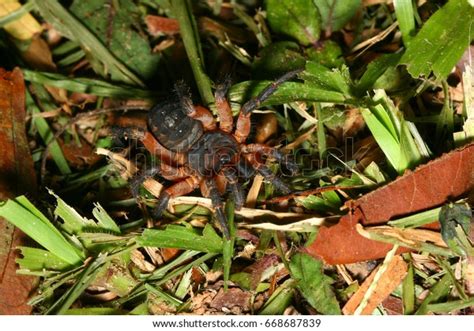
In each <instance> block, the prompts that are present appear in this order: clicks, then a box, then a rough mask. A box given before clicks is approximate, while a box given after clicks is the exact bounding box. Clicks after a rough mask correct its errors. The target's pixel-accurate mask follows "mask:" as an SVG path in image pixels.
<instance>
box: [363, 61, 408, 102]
mask: <svg viewBox="0 0 474 331" xmlns="http://www.w3.org/2000/svg"><path fill="white" fill-rule="evenodd" d="M401 56H402V53H395V54H384V55H382V56H380V57H379V58H377V59H376V60H374V61H372V62H370V63H369V65H368V66H367V69H366V70H365V72H364V74H363V75H362V77H361V78H360V80H359V82H358V83H357V85H356V87H355V90H356V91H357V93H358V94H359V95H364V94H366V93H367V91H369V90H371V89H372V87H373V86H374V85H375V83H376V82H377V80H378V79H379V78H380V77H381V76H382V75H383V74H384V73H385V72H386V71H387V69H389V68H393V67H395V66H396V65H397V64H398V62H399V61H400V58H401Z"/></svg>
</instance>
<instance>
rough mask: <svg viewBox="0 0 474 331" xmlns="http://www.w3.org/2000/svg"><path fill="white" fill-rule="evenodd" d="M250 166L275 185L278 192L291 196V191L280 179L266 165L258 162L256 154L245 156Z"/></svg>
mask: <svg viewBox="0 0 474 331" xmlns="http://www.w3.org/2000/svg"><path fill="white" fill-rule="evenodd" d="M245 157H246V158H247V160H248V161H249V162H250V164H251V165H252V166H253V167H254V168H255V170H257V172H258V173H259V174H260V175H262V176H263V178H265V179H266V180H267V181H269V182H270V183H272V184H273V186H275V187H276V188H277V189H278V190H280V191H281V192H282V193H283V194H290V193H291V189H290V187H289V186H288V184H286V183H285V182H284V181H283V180H282V179H281V178H280V177H278V176H276V175H275V174H274V173H273V172H272V171H271V170H270V168H268V167H267V166H266V165H265V164H263V163H261V162H259V161H258V160H257V157H256V154H247V155H245Z"/></svg>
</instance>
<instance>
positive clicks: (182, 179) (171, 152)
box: [140, 70, 301, 238]
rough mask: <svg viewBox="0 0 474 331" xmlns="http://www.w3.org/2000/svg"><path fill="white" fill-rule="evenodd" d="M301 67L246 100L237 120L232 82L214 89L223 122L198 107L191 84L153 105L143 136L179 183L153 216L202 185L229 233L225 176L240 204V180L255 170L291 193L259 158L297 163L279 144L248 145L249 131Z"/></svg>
mask: <svg viewBox="0 0 474 331" xmlns="http://www.w3.org/2000/svg"><path fill="white" fill-rule="evenodd" d="M299 72H301V70H295V71H291V72H288V73H286V74H285V75H283V76H281V77H280V78H278V79H277V80H275V81H274V82H273V83H271V84H270V85H268V86H267V87H266V88H265V89H263V91H262V92H260V94H259V95H258V96H257V97H255V98H252V99H251V100H249V101H247V102H246V103H244V105H243V106H242V108H241V110H240V114H239V116H238V118H237V122H236V125H235V130H234V119H233V116H232V111H231V108H230V105H229V102H228V100H227V99H226V97H225V95H226V93H227V90H228V88H229V83H228V81H227V83H225V84H222V85H220V86H218V87H217V89H216V92H215V98H216V109H217V112H218V116H219V125H217V123H216V120H215V118H214V116H213V115H212V113H211V112H210V111H209V110H208V109H206V108H204V107H201V106H194V105H193V103H192V101H191V98H190V94H189V92H188V88H187V87H186V86H185V85H184V84H183V83H179V84H176V86H175V90H176V93H177V96H178V100H177V101H176V102H169V101H168V102H163V103H161V104H158V105H156V106H154V107H153V108H152V109H151V110H150V111H149V114H148V128H149V131H146V132H144V133H143V134H142V135H141V137H140V140H141V141H142V142H143V144H144V146H145V148H146V149H147V150H148V151H149V152H150V153H152V154H154V155H157V156H158V157H159V159H160V161H161V162H160V165H159V168H158V169H155V170H152V172H151V174H155V173H159V174H160V175H161V176H162V177H163V178H165V179H167V180H170V181H173V182H174V183H173V184H172V185H171V186H170V187H168V188H166V189H164V190H163V191H162V192H161V194H160V197H159V201H158V205H157V206H156V207H155V208H154V210H153V216H154V217H160V216H161V214H162V212H163V211H164V210H165V209H166V207H167V205H168V202H169V200H170V198H171V197H176V196H182V195H185V194H188V193H190V192H192V191H194V190H195V189H196V188H197V187H199V186H200V188H201V192H202V193H203V195H204V196H210V198H211V201H212V204H213V207H214V209H215V215H216V218H217V220H218V222H219V224H220V227H221V229H222V231H223V233H224V235H225V237H226V238H229V229H228V225H227V220H226V216H225V213H224V209H223V202H222V198H221V193H220V192H219V189H218V183H220V182H222V179H224V183H225V182H226V184H224V187H225V186H226V185H229V187H230V189H231V190H232V193H233V195H234V199H235V203H236V208H238V209H240V208H241V207H242V205H243V203H244V194H243V191H242V188H241V186H240V185H239V183H238V178H239V175H240V176H243V177H245V178H249V177H251V176H252V175H253V173H254V172H255V170H256V171H257V172H258V173H260V174H261V175H262V176H263V177H264V178H265V179H266V180H268V181H270V182H271V183H272V184H273V185H274V186H275V187H276V188H277V189H279V190H280V191H281V192H282V193H284V194H289V193H290V189H289V187H288V185H287V184H286V183H285V182H283V181H282V180H281V179H280V178H279V177H277V176H275V175H274V174H273V173H272V171H271V170H270V169H269V168H268V167H267V166H266V165H265V164H264V163H262V162H261V161H260V157H261V156H265V157H272V158H274V159H276V160H277V161H278V162H280V163H284V164H285V166H286V167H287V169H288V170H290V171H292V172H296V171H297V166H296V165H295V164H294V163H293V162H292V161H289V160H288V159H287V158H285V156H284V155H283V154H282V153H281V152H279V151H278V150H277V149H275V148H272V147H269V146H266V145H263V144H245V141H246V139H247V137H248V135H249V133H250V126H251V123H250V115H251V113H252V111H253V110H255V109H257V108H258V107H259V106H260V104H261V103H262V102H263V101H265V100H266V99H267V98H268V97H269V96H270V95H272V94H273V93H274V92H275V91H276V90H277V88H278V86H279V85H280V84H282V83H283V82H285V81H287V80H289V79H292V78H293V77H295V76H296V75H297V74H298V73H299ZM219 188H220V187H219Z"/></svg>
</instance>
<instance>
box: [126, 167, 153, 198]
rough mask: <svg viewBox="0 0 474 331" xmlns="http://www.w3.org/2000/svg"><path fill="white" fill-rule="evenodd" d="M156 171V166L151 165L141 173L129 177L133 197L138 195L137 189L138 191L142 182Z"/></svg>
mask: <svg viewBox="0 0 474 331" xmlns="http://www.w3.org/2000/svg"><path fill="white" fill-rule="evenodd" d="M157 173H158V168H157V167H152V168H150V169H146V170H145V171H143V172H141V173H137V174H135V175H134V176H133V177H132V178H131V179H130V191H131V192H132V196H133V197H134V198H135V199H138V197H139V195H140V194H139V191H140V186H141V185H142V184H143V182H144V181H145V180H146V179H147V178H150V177H154V176H155V175H156V174H157Z"/></svg>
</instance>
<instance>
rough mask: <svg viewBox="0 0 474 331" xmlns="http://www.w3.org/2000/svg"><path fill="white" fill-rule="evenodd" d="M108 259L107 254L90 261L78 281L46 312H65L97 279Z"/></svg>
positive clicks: (53, 313)
mask: <svg viewBox="0 0 474 331" xmlns="http://www.w3.org/2000/svg"><path fill="white" fill-rule="evenodd" d="M106 260H107V256H106V255H99V256H97V257H96V258H95V259H93V260H92V261H90V262H89V264H88V265H87V267H86V268H85V269H84V270H83V271H82V273H81V274H80V275H79V277H78V278H77V280H76V282H75V283H74V285H73V286H72V287H70V288H69V289H68V290H67V291H66V292H65V293H64V294H63V295H62V296H61V298H59V300H57V301H56V302H55V303H54V304H53V305H52V306H51V307H49V309H48V310H47V312H46V314H48V315H55V314H57V315H61V314H65V313H66V311H67V310H68V309H69V307H71V305H72V304H73V303H74V302H75V301H76V300H77V298H79V296H80V295H81V294H82V293H83V292H84V291H85V290H86V289H87V288H88V287H89V285H90V284H91V283H92V282H93V281H94V280H95V279H96V277H97V275H98V274H99V272H100V271H101V270H102V268H103V267H104V266H105V262H106Z"/></svg>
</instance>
